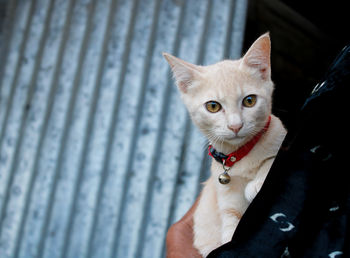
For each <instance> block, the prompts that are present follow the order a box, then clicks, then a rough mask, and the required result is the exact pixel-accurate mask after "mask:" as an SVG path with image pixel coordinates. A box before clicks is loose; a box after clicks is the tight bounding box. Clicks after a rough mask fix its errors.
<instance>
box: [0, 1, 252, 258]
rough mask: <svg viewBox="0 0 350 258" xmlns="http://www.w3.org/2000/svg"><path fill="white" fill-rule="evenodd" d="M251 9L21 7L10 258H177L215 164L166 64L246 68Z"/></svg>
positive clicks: (10, 38) (2, 250) (4, 44)
mask: <svg viewBox="0 0 350 258" xmlns="http://www.w3.org/2000/svg"><path fill="white" fill-rule="evenodd" d="M246 8H247V1H246V0H236V1H234V0H215V1H213V0H211V1H210V0H208V1H203V0H188V1H185V0H98V1H97V0H71V1H68V0H50V1H49V0H32V1H26V0H12V1H11V2H9V3H7V9H6V10H7V13H6V19H5V21H4V24H3V30H2V32H1V37H0V39H1V44H0V46H1V53H0V54H1V57H2V61H1V65H0V76H1V77H0V257H4V258H6V257H23V258H24V257H49V258H55V257H74V258H78V257H91V258H93V257H96V258H100V257H164V255H165V241H164V240H165V235H166V230H167V228H168V227H169V225H170V224H171V223H173V222H174V221H176V220H178V219H179V218H180V217H181V216H182V215H183V214H184V212H186V210H187V209H188V208H189V207H190V206H191V204H192V203H193V201H194V199H195V198H196V196H197V194H198V192H199V191H200V182H202V181H204V180H205V178H206V177H207V176H208V166H209V159H208V158H207V155H206V141H205V139H204V137H203V136H202V135H201V134H200V133H199V132H198V130H197V129H196V128H195V127H194V126H193V125H192V123H191V121H190V119H189V117H188V115H187V112H186V110H185V107H184V106H183V104H182V102H181V100H180V98H179V95H178V92H177V90H176V87H175V86H174V85H173V81H172V79H171V73H170V70H169V67H168V65H167V63H166V62H165V60H164V59H163V57H162V55H161V52H162V51H165V52H169V53H173V54H174V55H176V56H179V57H181V58H183V59H185V60H187V61H190V62H193V63H199V64H210V63H214V62H216V61H219V60H221V59H223V58H228V57H230V58H237V57H239V55H240V53H241V50H242V42H243V34H244V25H245V15H246ZM1 20H2V19H1ZM0 25H1V24H0Z"/></svg>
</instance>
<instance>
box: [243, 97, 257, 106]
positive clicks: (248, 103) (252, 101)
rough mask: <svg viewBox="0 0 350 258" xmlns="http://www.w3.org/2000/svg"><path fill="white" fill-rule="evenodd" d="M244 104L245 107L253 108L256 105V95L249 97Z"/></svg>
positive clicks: (244, 100)
mask: <svg viewBox="0 0 350 258" xmlns="http://www.w3.org/2000/svg"><path fill="white" fill-rule="evenodd" d="M242 103H243V106H245V107H253V106H254V105H255V103H256V95H248V96H247V97H245V98H244V99H243V101H242Z"/></svg>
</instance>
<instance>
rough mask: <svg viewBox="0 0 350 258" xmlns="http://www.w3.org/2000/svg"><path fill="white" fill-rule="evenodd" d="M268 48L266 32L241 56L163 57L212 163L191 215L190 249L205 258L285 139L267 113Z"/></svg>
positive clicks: (226, 237)
mask: <svg viewBox="0 0 350 258" xmlns="http://www.w3.org/2000/svg"><path fill="white" fill-rule="evenodd" d="M270 44H271V43H270V37H269V34H268V33H266V34H264V35H262V36H261V37H260V38H258V39H257V40H256V41H255V42H254V44H253V45H252V46H251V47H250V49H249V50H248V52H247V53H246V54H245V55H244V57H243V58H241V59H239V60H234V61H232V60H225V61H221V62H219V63H216V64H214V65H209V66H197V65H193V64H190V63H187V62H185V61H183V60H181V59H179V58H176V57H174V56H172V55H170V54H167V53H163V55H164V57H165V58H166V60H167V61H168V62H169V64H170V66H171V68H172V71H173V74H174V78H175V80H176V84H177V86H178V88H179V90H180V92H181V97H182V99H183V102H184V103H185V105H186V107H187V109H188V111H189V113H190V116H191V118H192V120H193V122H194V123H195V124H196V125H197V126H198V128H199V129H200V130H201V131H202V132H203V133H204V135H205V136H206V137H207V138H208V140H209V142H210V144H211V147H210V150H211V155H212V156H213V157H216V159H217V160H215V159H212V160H213V161H212V166H211V177H210V178H209V179H208V180H207V181H206V183H205V186H204V188H203V191H202V193H201V195H200V200H199V204H198V207H197V209H196V211H195V213H194V246H195V247H196V248H197V249H198V250H199V252H200V253H201V254H202V255H203V256H204V257H205V256H207V255H208V254H209V253H210V252H211V251H212V250H213V249H215V248H217V247H219V246H221V245H222V244H224V243H226V242H229V241H230V240H231V238H232V235H233V233H234V231H235V229H236V227H237V225H238V222H239V220H240V218H241V217H242V215H243V213H244V212H245V210H246V209H247V207H248V205H249V204H250V203H251V201H252V200H253V199H254V198H255V196H256V194H257V193H258V192H259V190H260V188H261V186H262V184H263V182H264V180H265V178H266V176H267V174H268V171H269V169H270V167H271V165H272V163H273V161H274V157H275V155H276V153H277V152H278V150H279V148H280V145H281V143H282V141H283V139H284V137H285V135H286V130H285V129H284V127H283V125H282V123H281V121H280V120H279V119H278V118H277V117H275V116H274V115H272V114H271V102H272V92H273V88H274V86H273V82H272V81H271V76H270V74H271V68H270V48H271V47H270ZM223 154H224V155H223ZM220 155H221V156H220ZM225 155H226V156H225ZM223 162H225V165H226V166H224V164H222V163H223Z"/></svg>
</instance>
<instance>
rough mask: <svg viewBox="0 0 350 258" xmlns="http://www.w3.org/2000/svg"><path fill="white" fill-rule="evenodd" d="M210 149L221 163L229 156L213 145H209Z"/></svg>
mask: <svg viewBox="0 0 350 258" xmlns="http://www.w3.org/2000/svg"><path fill="white" fill-rule="evenodd" d="M209 151H210V153H211V154H212V155H213V158H214V159H215V160H216V161H217V162H219V163H220V164H223V161H224V160H226V159H227V158H228V156H227V155H225V154H223V153H221V152H218V151H217V150H215V149H214V147H213V146H211V147H209Z"/></svg>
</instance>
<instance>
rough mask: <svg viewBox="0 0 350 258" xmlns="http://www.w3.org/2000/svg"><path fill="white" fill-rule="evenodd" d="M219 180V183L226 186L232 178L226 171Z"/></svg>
mask: <svg viewBox="0 0 350 258" xmlns="http://www.w3.org/2000/svg"><path fill="white" fill-rule="evenodd" d="M218 179H219V183H220V184H223V185H226V184H228V183H230V181H231V177H230V176H229V174H227V172H226V171H225V172H224V173H222V174H220V175H219V178H218Z"/></svg>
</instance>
